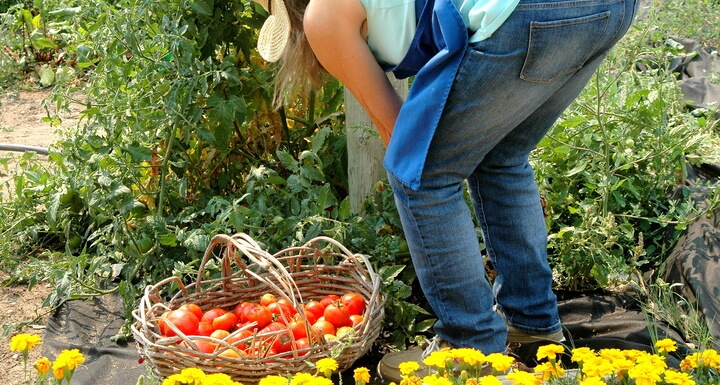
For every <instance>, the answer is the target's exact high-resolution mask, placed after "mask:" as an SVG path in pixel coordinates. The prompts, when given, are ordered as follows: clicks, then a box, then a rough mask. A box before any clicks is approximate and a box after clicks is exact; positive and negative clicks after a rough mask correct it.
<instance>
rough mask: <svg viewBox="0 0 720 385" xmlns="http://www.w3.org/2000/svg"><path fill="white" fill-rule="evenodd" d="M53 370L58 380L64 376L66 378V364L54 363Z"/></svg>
mask: <svg viewBox="0 0 720 385" xmlns="http://www.w3.org/2000/svg"><path fill="white" fill-rule="evenodd" d="M52 372H53V377H55V378H56V379H58V380H62V379H63V378H65V367H64V366H57V365H55V364H53V366H52Z"/></svg>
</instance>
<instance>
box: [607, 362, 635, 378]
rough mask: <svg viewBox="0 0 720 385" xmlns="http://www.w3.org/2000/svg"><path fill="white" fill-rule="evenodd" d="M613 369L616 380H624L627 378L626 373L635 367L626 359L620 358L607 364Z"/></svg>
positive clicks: (633, 363)
mask: <svg viewBox="0 0 720 385" xmlns="http://www.w3.org/2000/svg"><path fill="white" fill-rule="evenodd" d="M609 364H610V365H611V366H612V367H613V368H614V371H615V373H616V374H617V376H618V378H620V379H624V378H626V377H627V372H628V371H629V370H630V369H632V368H634V367H635V362H633V361H632V360H629V359H627V358H621V359H618V360H615V361H612V362H610V363H609Z"/></svg>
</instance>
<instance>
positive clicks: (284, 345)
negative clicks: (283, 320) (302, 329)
mask: <svg viewBox="0 0 720 385" xmlns="http://www.w3.org/2000/svg"><path fill="white" fill-rule="evenodd" d="M293 341H294V339H293V335H292V331H290V329H285V330H283V331H282V333H280V334H276V335H275V336H274V337H273V343H272V350H274V351H275V352H276V353H285V352H288V351H290V349H292V343H293Z"/></svg>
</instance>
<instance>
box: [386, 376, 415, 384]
mask: <svg viewBox="0 0 720 385" xmlns="http://www.w3.org/2000/svg"><path fill="white" fill-rule="evenodd" d="M422 384H423V380H422V379H421V378H420V377H416V376H406V377H403V379H402V380H400V385H422ZM390 385H393V384H390Z"/></svg>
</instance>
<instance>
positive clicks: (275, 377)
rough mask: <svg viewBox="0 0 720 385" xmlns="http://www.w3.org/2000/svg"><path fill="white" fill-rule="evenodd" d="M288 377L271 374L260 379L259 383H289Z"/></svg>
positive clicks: (282, 384) (274, 384) (283, 384)
mask: <svg viewBox="0 0 720 385" xmlns="http://www.w3.org/2000/svg"><path fill="white" fill-rule="evenodd" d="M287 383H288V379H287V377H283V376H278V375H270V376H267V377H263V378H262V379H260V382H259V383H258V385H287Z"/></svg>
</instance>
